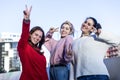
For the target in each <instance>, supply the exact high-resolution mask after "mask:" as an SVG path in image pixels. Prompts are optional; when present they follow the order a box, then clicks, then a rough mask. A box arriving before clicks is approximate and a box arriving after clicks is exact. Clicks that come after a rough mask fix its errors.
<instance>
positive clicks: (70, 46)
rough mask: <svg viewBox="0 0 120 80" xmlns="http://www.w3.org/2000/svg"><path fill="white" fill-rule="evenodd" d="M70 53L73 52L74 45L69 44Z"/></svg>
mask: <svg viewBox="0 0 120 80" xmlns="http://www.w3.org/2000/svg"><path fill="white" fill-rule="evenodd" d="M68 49H69V52H71V51H72V45H71V44H69V48H68Z"/></svg>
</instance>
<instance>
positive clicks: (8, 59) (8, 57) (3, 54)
mask: <svg viewBox="0 0 120 80" xmlns="http://www.w3.org/2000/svg"><path fill="white" fill-rule="evenodd" d="M19 39H20V34H17V33H6V32H3V33H0V69H1V72H2V71H3V72H10V71H17V70H20V60H19V57H18V52H17V44H18V40H19Z"/></svg>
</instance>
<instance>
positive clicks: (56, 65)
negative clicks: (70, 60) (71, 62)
mask: <svg viewBox="0 0 120 80" xmlns="http://www.w3.org/2000/svg"><path fill="white" fill-rule="evenodd" d="M61 66H63V67H66V64H54V65H50V67H61Z"/></svg>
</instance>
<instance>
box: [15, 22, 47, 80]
mask: <svg viewBox="0 0 120 80" xmlns="http://www.w3.org/2000/svg"><path fill="white" fill-rule="evenodd" d="M29 28H30V20H23V26H22V34H21V39H20V40H19V42H18V47H17V49H18V53H19V56H20V60H21V63H22V74H21V77H20V80H48V76H47V71H46V59H45V56H44V55H42V54H40V53H39V52H37V51H36V50H35V49H34V48H33V47H32V46H31V45H30V44H29V43H28V38H29Z"/></svg>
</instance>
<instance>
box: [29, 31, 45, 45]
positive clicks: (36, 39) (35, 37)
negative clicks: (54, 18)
mask: <svg viewBox="0 0 120 80" xmlns="http://www.w3.org/2000/svg"><path fill="white" fill-rule="evenodd" d="M42 35H43V33H42V32H41V31H40V30H36V31H34V32H33V33H32V34H30V40H31V42H32V43H33V44H34V45H36V44H38V43H39V42H40V41H41V38H42Z"/></svg>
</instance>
